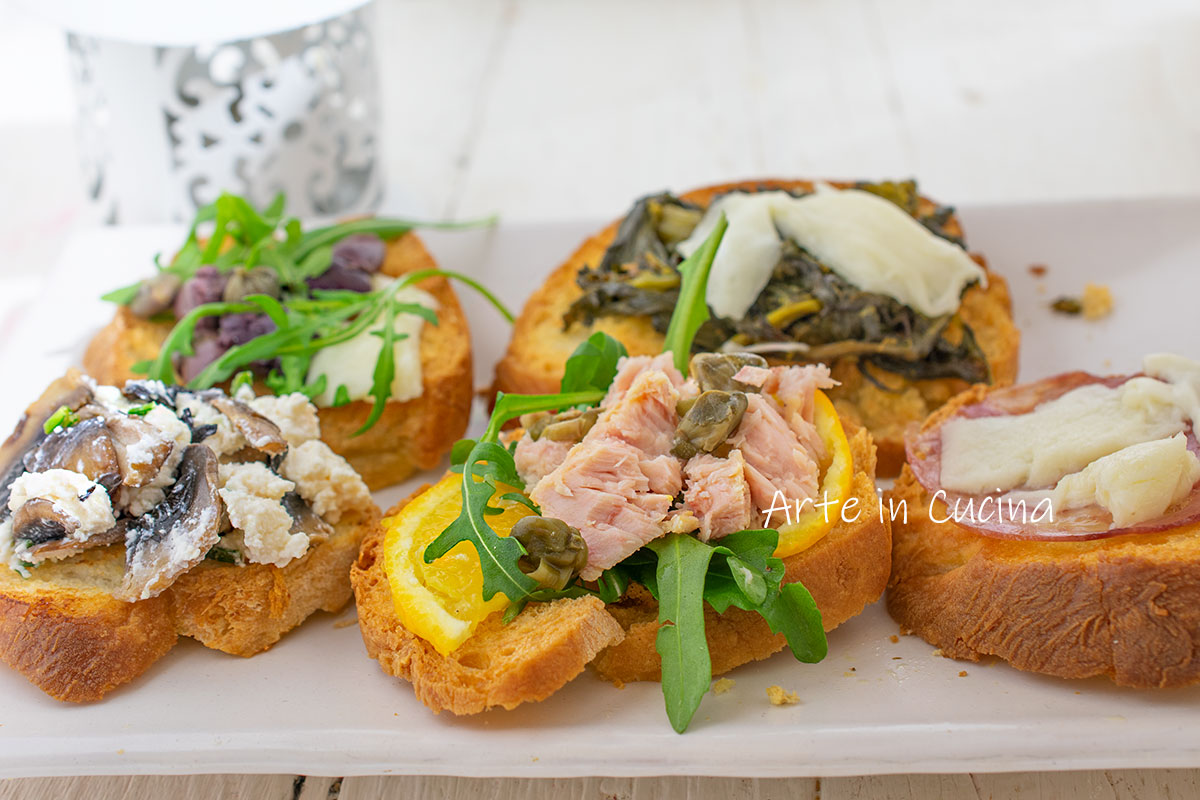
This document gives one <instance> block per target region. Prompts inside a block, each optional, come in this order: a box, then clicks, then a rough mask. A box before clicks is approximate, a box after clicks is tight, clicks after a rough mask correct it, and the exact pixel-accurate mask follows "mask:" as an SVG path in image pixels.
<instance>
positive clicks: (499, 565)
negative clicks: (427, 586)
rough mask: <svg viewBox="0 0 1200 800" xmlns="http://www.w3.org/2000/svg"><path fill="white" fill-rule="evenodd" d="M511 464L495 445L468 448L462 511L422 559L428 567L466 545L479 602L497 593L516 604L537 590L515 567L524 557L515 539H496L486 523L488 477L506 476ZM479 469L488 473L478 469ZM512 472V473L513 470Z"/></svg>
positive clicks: (491, 487) (491, 486) (492, 486)
mask: <svg viewBox="0 0 1200 800" xmlns="http://www.w3.org/2000/svg"><path fill="white" fill-rule="evenodd" d="M511 463H512V454H510V453H509V452H508V450H506V449H505V448H504V446H503V445H501V444H499V443H498V442H494V441H480V442H477V443H476V444H475V446H474V447H472V448H471V453H470V455H469V456H467V461H466V465H465V468H464V470H463V480H462V487H463V488H462V497H463V503H462V511H461V512H460V513H459V515H458V518H457V519H455V520H454V522H452V523H450V525H449V527H447V528H446V529H445V530H444V531H442V532H441V533H440V534H438V537H437V538H436V539H434V540H433V541H432V542H430V543H429V545H428V546H427V547H426V548H425V552H424V555H423V558H424V559H425V563H426V564H431V563H433V562H434V561H436V560H437V559H439V558H441V557H442V556H444V555H445V554H446V553H448V552H450V550H451V549H452V548H453V547H454V546H455V545H457V544H458V543H459V542H464V541H467V542H470V543H471V544H472V546H474V548H475V550H476V552H477V553H479V564H480V567H481V568H482V572H483V599H484V600H491V599H492V598H493V597H495V596H496V594H497V593H500V594H503V595H504V596H506V597H507V598H508V599H509V600H510V601H512V602H514V603H517V602H521V601H522V600H524V599H526V598H528V597H529V596H530V595H532V594H533V593H534V592H535V591H536V590H537V589H538V583H537V582H536V581H534V580H533V579H532V578H530V577H529V576H527V575H526V574H525V573H524V572H522V571H521V569H520V567H518V566H517V561H518V560H519V559H520V558H521V556H522V555H524V551H523V550H522V548H521V544H520V543H519V542H518V541H517V540H516V539H513V538H510V537H507V536H498V535H497V534H496V532H495V531H493V530H492V528H491V526H489V525H488V523H487V516H488V513H489V512H488V509H489V508H494V507H492V506H490V505H489V501H490V500H491V498H492V496H493V495H494V494H495V493H496V489H497V487H496V481H495V478H494V477H492V476H493V475H495V474H504V473H507V471H508V470H509V469H510V468H511V467H510V465H511ZM481 465H488V466H490V467H491V469H490V470H489V469H487V468H481ZM512 469H513V471H514V472H515V468H512ZM489 473H490V474H489ZM485 476H486V477H485ZM476 478H479V480H476Z"/></svg>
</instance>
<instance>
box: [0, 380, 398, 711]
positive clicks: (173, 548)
mask: <svg viewBox="0 0 1200 800" xmlns="http://www.w3.org/2000/svg"><path fill="white" fill-rule="evenodd" d="M96 392H97V389H96V387H95V385H94V384H91V383H89V381H88V380H87V379H85V378H84V377H83V376H81V375H80V374H79V373H75V372H72V373H70V374H68V375H67V376H65V377H63V378H60V379H59V380H58V381H55V382H54V383H53V384H52V385H51V386H50V387H49V388H48V389H47V390H46V392H45V393H44V394H43V396H42V397H41V398H40V399H39V400H38V401H36V402H35V403H33V404H32V405H31V406H30V407H29V409H28V411H27V412H26V414H25V415H24V417H23V418H22V420H21V422H20V423H19V425H18V426H17V429H16V431H15V432H14V433H13V435H12V436H10V437H9V439H8V440H7V441H6V442H5V443H4V445H3V448H0V517H8V518H7V519H0V527H4V528H6V529H9V530H11V533H9V536H10V537H12V536H19V537H32V539H34V540H40V543H39V544H38V545H36V546H37V547H39V548H45V547H46V546H47V545H55V546H56V547H57V548H58V549H57V551H53V552H46V551H45V550H40V551H39V550H35V549H34V548H32V547H27V546H26V543H27V542H28V541H30V539H29V538H22V546H21V549H20V550H19V551H17V552H16V553H13V552H12V545H11V542H12V539H11V538H10V539H9V540H7V544H8V547H7V548H6V547H5V546H4V544H5V543H0V551H5V552H4V555H6V556H7V557H8V558H7V559H6V561H14V562H15V564H16V566H17V567H20V568H21V570H23V571H24V572H25V573H26V574H24V575H22V574H21V571H19V570H18V569H14V568H10V566H9V563H4V564H0V660H3V661H4V662H5V663H7V664H8V665H9V666H11V667H12V668H13V669H15V670H17V671H18V672H20V673H21V674H23V675H24V676H25V677H26V678H28V679H29V680H30V681H31V682H33V683H34V684H35V685H37V686H38V687H39V688H41V689H42V690H43V691H45V692H46V693H47V694H49V695H51V696H52V697H55V698H57V699H59V700H65V701H71V702H86V701H93V700H98V699H100V698H101V697H103V696H104V695H105V694H107V693H108V692H110V691H112V690H113V689H115V688H117V687H119V686H122V685H124V684H126V683H129V682H131V681H133V680H135V679H136V678H138V676H140V675H141V674H142V673H144V672H145V671H146V670H147V669H149V668H150V666H151V665H152V664H153V663H154V662H155V661H157V660H158V659H159V658H161V657H162V656H163V655H165V654H166V653H167V652H168V651H169V650H170V649H171V648H172V647H173V646H174V645H175V643H176V641H177V640H178V638H179V637H180V636H188V637H192V638H194V639H196V640H197V641H199V642H200V643H201V644H204V645H205V646H206V647H210V648H213V649H216V650H221V651H223V652H226V653H230V654H233V655H237V656H252V655H254V654H256V653H259V652H262V651H263V650H266V649H267V648H269V647H270V646H271V645H273V644H274V643H275V642H277V641H278V640H279V639H280V637H281V636H283V635H284V634H285V633H287V632H288V631H289V630H291V629H292V628H294V627H295V626H297V625H299V624H300V623H301V622H303V621H304V620H305V619H306V618H307V617H309V616H310V615H311V614H313V613H315V612H316V611H330V612H335V611H338V610H340V609H341V608H343V607H344V606H345V604H346V603H347V602H348V601H349V599H350V583H349V580H348V574H349V568H350V564H351V563H352V561H353V560H354V558H355V556H356V555H357V553H358V549H359V545H360V543H361V542H362V540H363V538H364V537H365V536H366V535H367V534H368V533H370V532H371V531H373V530H376V529H377V528H378V525H379V512H378V509H377V508H376V507H375V505H374V503H373V502H371V500H370V497H369V495H368V494H367V491H366V487H365V486H364V485H362V483H361V482H359V484H358V487H359V488H358V489H357V490H346V491H345V492H344V493H343V497H342V498H341V499H339V500H338V501H336V502H337V503H338V507H337V510H336V513H335V512H334V511H332V510H331V509H330V507H329V506H330V503H332V502H334V501H333V500H332V499H331V498H330V496H328V495H320V494H317V493H316V492H315V491H310V490H309V489H310V488H311V487H306V486H297V488H296V490H292V491H289V492H288V493H287V494H285V495H284V497H283V498H282V499H280V500H279V501H278V503H277V505H278V509H279V510H277V511H274V512H273V513H275V514H276V515H277V516H278V515H279V514H284V516H283V517H280V519H284V520H285V521H286V522H287V523H288V524H289V525H290V526H291V527H290V528H288V530H287V534H288V535H294V534H295V533H297V532H299V531H303V532H304V537H305V541H304V542H301V544H302V545H304V546H303V547H302V548H301V550H302V551H301V552H299V554H298V555H297V556H296V557H292V558H290V559H288V560H287V561H286V563H245V562H246V561H247V558H248V556H247V555H246V553H248V552H249V547H248V546H247V548H246V550H245V551H244V552H242V553H241V555H236V554H235V555H234V556H231V555H230V553H232V552H233V551H231V550H221V552H220V553H219V555H220V556H221V558H214V557H212V553H213V552H214V547H216V548H217V549H220V548H219V545H220V544H221V543H226V542H229V541H235V540H236V537H237V536H238V535H242V536H245V534H242V533H241V532H240V531H238V530H236V529H231V528H230V525H231V523H230V521H229V520H230V516H231V515H230V513H229V509H228V504H227V503H226V502H225V501H224V500H223V499H222V497H223V494H222V493H223V492H224V491H225V489H224V488H222V487H223V482H224V481H225V478H226V475H224V474H223V473H224V472H227V467H229V466H230V465H234V466H238V467H241V466H244V465H254V466H255V467H256V468H261V469H262V470H263V471H269V470H270V465H271V464H279V465H280V466H278V467H277V468H278V469H280V470H281V471H285V472H286V470H285V469H284V467H283V466H282V464H283V463H285V462H286V458H288V457H289V456H288V454H287V451H289V450H298V449H299V448H298V447H296V446H294V445H290V444H289V443H288V442H287V441H286V439H287V438H288V436H292V437H293V442H296V441H299V439H297V438H295V437H296V435H295V432H294V431H291V430H288V429H287V427H286V426H284V428H283V429H281V428H280V427H279V426H277V425H275V424H274V423H273V422H272V421H271V420H270V419H268V418H266V417H265V416H264V415H262V414H259V413H257V412H256V411H254V409H252V408H250V406H249V405H248V404H246V403H243V402H241V401H238V400H232V401H230V399H229V398H226V397H225V396H224V395H220V394H217V395H215V396H219V397H220V398H223V399H222V401H221V402H219V403H218V405H221V406H223V407H225V408H226V409H227V410H229V411H230V412H231V416H237V415H238V413H244V414H245V415H246V418H245V419H242V420H240V421H239V422H240V424H241V426H242V429H243V430H245V431H246V432H247V433H250V434H251V435H250V436H245V435H243V434H242V433H240V432H238V433H237V436H234V435H232V433H231V432H233V431H235V430H236V429H237V427H238V424H239V422H233V421H230V417H229V416H227V417H225V421H222V423H221V425H222V426H223V427H224V430H223V431H222V435H227V438H225V439H223V440H222V441H221V442H219V443H220V444H224V445H226V446H228V447H229V448H234V447H237V448H238V449H237V450H234V451H232V452H228V453H223V454H221V455H220V456H219V455H218V454H217V453H216V452H215V451H214V450H213V449H212V448H210V447H209V446H208V445H205V444H204V443H203V439H202V440H201V442H200V443H190V439H191V438H194V437H197V436H199V435H200V434H204V435H205V438H208V437H211V436H215V435H216V432H215V431H208V432H207V433H206V434H205V430H204V426H203V425H199V424H197V425H196V429H197V430H199V431H200V433H199V434H198V433H197V430H190V431H189V430H188V429H187V427H186V426H185V427H184V430H185V431H187V439H188V442H187V443H184V442H182V441H180V442H179V443H178V445H179V446H178V450H179V452H178V453H177V454H174V455H172V456H171V459H172V460H176V461H177V463H176V465H175V466H174V467H173V468H172V477H173V481H172V482H171V483H170V484H169V485H166V486H161V487H153V486H150V485H149V482H147V483H146V484H145V485H143V486H141V487H132V491H134V492H136V491H143V490H146V489H150V490H151V491H156V492H158V494H155V495H154V496H153V497H154V498H155V499H157V498H159V497H161V499H159V500H158V502H157V503H155V504H153V505H150V507H149V508H147V509H146V510H145V511H144V513H141V514H138V515H131V514H130V513H129V511H128V509H129V508H140V506H138V505H137V504H136V502H135V501H136V500H140V499H144V498H141V497H132V496H129V495H122V494H121V492H123V491H127V490H131V487H129V486H128V484H124V483H120V480H121V478H122V477H123V476H127V475H135V476H136V475H138V474H140V473H139V472H138V469H137V467H136V465H134V466H133V467H131V466H130V463H129V462H130V460H132V461H135V462H139V463H141V462H144V461H145V460H146V459H149V460H150V461H149V463H151V464H153V463H155V460H156V459H159V455H158V454H157V453H155V452H154V449H153V447H149V446H147V447H142V448H141V449H140V450H139V449H137V448H136V447H134V448H133V449H132V450H131V451H130V452H128V453H126V454H125V456H124V457H123V458H122V459H118V458H116V453H118V452H121V449H122V447H129V446H130V445H131V442H130V441H128V440H126V441H124V442H123V443H122V438H121V437H122V435H125V436H128V435H129V434H128V431H122V430H121V426H122V425H125V424H126V423H128V424H129V426H130V427H136V426H137V424H138V423H139V422H140V421H141V419H142V418H140V417H138V416H135V415H132V414H128V413H116V412H112V411H111V409H109V410H108V413H105V414H103V415H101V414H100V413H98V412H97V408H100V407H102V406H103V401H101V400H99V399H98V398H97V397H96ZM109 394H110V395H111V392H110V393H109ZM213 397H214V396H210V397H209V399H212V398H213ZM160 399H164V400H165V399H166V398H165V397H164V398H160ZM225 401H230V402H231V403H233V404H235V405H230V404H229V403H227V402H225ZM156 407H157V406H156ZM64 408H65V409H67V410H68V411H69V412H70V413H71V414H74V415H76V416H78V417H83V416H84V415H88V414H92V416H89V417H87V418H86V419H83V420H81V421H79V422H76V423H75V424H74V425H72V426H70V427H67V428H62V429H56V432H55V433H52V434H47V433H46V432H45V429H44V428H45V426H46V425H47V420H48V419H50V417H51V416H52V415H53V414H55V413H56V412H57V413H60V414H61V412H59V411H58V410H59V409H64ZM143 408H144V406H136V407H134V408H133V410H135V411H142V409H143ZM147 416H149V415H147ZM313 416H314V419H315V414H313ZM106 419H108V420H118V421H119V422H118V425H116V426H114V427H116V428H117V431H116V432H115V433H114V432H113V431H112V430H111V428H110V429H109V433H110V434H111V435H107V436H106V435H105V434H101V433H99V428H100V427H101V426H100V424H99V423H102V422H104V421H105V420H106ZM93 420H94V421H95V422H93ZM85 423H88V424H86V425H85ZM146 424H149V423H146ZM75 428H81V433H78V434H76V435H74V436H73V437H68V436H65V435H63V434H67V433H69V432H70V431H71V430H74V429H75ZM92 429H95V430H92ZM252 429H253V430H252ZM256 434H257V438H256ZM238 437H241V438H238ZM180 438H181V440H182V439H183V436H181V437H180ZM47 442H50V444H47ZM114 443H115V444H114ZM243 444H244V446H243ZM315 445H319V446H321V447H324V445H321V443H320V442H315ZM301 446H302V445H301ZM107 447H112V449H113V451H114V452H112V453H109V452H108V450H107V449H106V448H107ZM257 448H263V450H257ZM271 450H274V451H276V452H275V455H274V456H271V455H268V453H269V452H270V451H271ZM84 455H89V456H91V460H90V461H87V462H86V463H85V459H84ZM235 458H239V459H248V460H247V461H244V462H237V461H232V460H231V459H235ZM262 459H265V460H262ZM338 461H340V459H338ZM157 463H158V464H159V465H160V466H163V467H166V466H169V462H168V461H167V459H161V460H158V461H157ZM341 463H342V464H344V462H341ZM335 466H336V465H335ZM30 467H32V468H34V469H38V470H42V471H41V472H36V473H31V472H29V468H30ZM114 469H115V470H116V473H117V484H116V485H115V486H114V485H113V481H112V479H111V478H108V477H106V476H107V475H108V473H110V472H112V471H113V470H114ZM55 470H57V473H67V474H69V475H77V476H80V477H79V478H78V479H77V480H81V481H85V482H86V481H92V479H93V478H95V479H96V480H95V481H94V482H93V487H94V488H93V490H92V492H91V494H90V495H89V499H90V498H91V497H97V498H99V497H100V496H101V495H104V496H105V497H106V498H111V499H105V501H104V502H106V503H110V504H115V506H116V507H117V508H118V509H125V510H124V511H121V510H118V513H116V514H113V515H112V516H113V517H114V518H116V519H117V521H116V524H114V525H112V526H111V527H110V528H109V529H107V530H103V531H100V532H99V533H97V534H94V535H93V534H88V535H82V534H86V532H87V530H89V529H88V528H87V526H86V525H81V524H80V518H81V517H82V516H83V512H79V513H72V509H71V508H69V507H61V508H58V509H56V508H54V506H55V503H53V502H51V503H39V502H38V499H39V498H31V499H25V498H24V497H14V491H15V492H18V493H19V492H24V493H26V494H28V493H29V492H35V493H36V492H39V491H40V492H41V493H42V494H46V490H45V488H44V487H39V486H36V485H34V486H33V488H32V489H29V490H28V491H27V488H26V484H29V483H30V480H29V477H28V476H30V475H48V474H50V475H51V478H52V479H56V480H59V481H63V480H65V479H64V478H63V477H62V476H59V475H57V473H54V471H55ZM76 470H78V471H76ZM344 472H345V474H348V473H349V469H348V467H346V468H345V470H344ZM52 473H54V474H52ZM272 474H273V473H272ZM293 477H296V476H295V475H293ZM343 478H344V475H343ZM137 480H138V479H137V478H136V477H135V478H133V482H137ZM277 480H279V481H283V479H282V478H281V477H278V476H277ZM104 481H107V483H108V485H107V486H106V485H105V483H104ZM298 481H299V478H298ZM52 482H53V481H52V480H51V481H47V483H52ZM291 483H293V482H289V481H283V484H291ZM283 484H281V485H282V486H283V488H286V485H283ZM68 485H72V486H73V484H68ZM313 486H316V487H318V488H319V489H320V490H321V491H326V492H327V491H329V490H330V489H331V487H333V483H330V484H329V485H328V486H326V485H323V484H322V485H319V486H318V484H313ZM14 487H15V488H14ZM301 490H303V491H304V492H305V493H307V494H308V495H309V498H305V497H302V496H301V493H300V491H301ZM22 501H24V502H22ZM264 502H265V501H264ZM14 504H17V509H16V510H12V509H11V506H12V505H14ZM31 504H34V505H35V508H34V509H32V510H31V511H29V512H26V511H25V510H26V509H27V508H28V507H29V506H30V505H31ZM318 509H319V510H321V511H323V512H324V514H323V515H319V514H318V513H317V510H318ZM260 510H261V509H260ZM271 510H272V509H267V511H268V512H270V511H271ZM110 513H111V512H110ZM256 513H258V512H256ZM85 522H86V520H85ZM28 526H40V527H28ZM93 527H95V526H93ZM277 533H280V532H279V531H277ZM293 538H294V536H293ZM25 554H29V555H28V557H29V558H31V559H37V560H38V561H39V563H37V564H36V566H34V565H33V564H32V563H28V564H22V563H21V559H22V558H23V557H26V556H25ZM206 556H207V557H206ZM222 559H224V560H222ZM280 561H281V562H282V559H280ZM236 562H243V563H236Z"/></svg>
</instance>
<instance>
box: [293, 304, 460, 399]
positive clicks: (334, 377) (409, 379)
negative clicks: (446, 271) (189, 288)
mask: <svg viewBox="0 0 1200 800" xmlns="http://www.w3.org/2000/svg"><path fill="white" fill-rule="evenodd" d="M395 297H396V299H397V300H399V301H400V302H402V303H415V304H417V305H422V306H424V307H426V308H428V309H431V310H433V311H436V310H437V307H438V304H437V299H436V298H434V296H433V295H431V294H429V292H426V291H423V290H421V289H417V288H415V287H412V286H408V287H405V288H403V289H400V290H398V291H397V292H396V294H395ZM424 327H425V320H424V319H423V318H422V317H419V316H417V315H416V314H397V315H396V321H395V327H394V330H395V331H396V333H397V334H398V335H402V336H403V338H400V340H399V341H397V342H396V343H395V345H394V347H393V351H394V353H395V373H394V377H393V378H392V385H391V390H392V395H391V399H392V400H393V401H395V402H398V403H400V402H404V401H405V400H411V399H413V398H414V397H420V396H421V392H422V391H423V384H422V379H421V331H422V330H423V329H424ZM381 330H383V324H382V322H381V323H380V324H379V325H377V326H375V327H374V328H372V329H369V330H365V331H363V332H362V333H360V334H359V335H358V336H355V337H354V338H353V339H350V340H348V341H345V342H341V343H339V344H335V345H331V346H329V347H326V348H323V349H321V350H318V351H317V352H316V354H314V355H313V357H312V361H311V362H309V367H308V380H309V382H312V381H315V380H317V379H318V378H319V377H320V376H322V375H324V376H325V391H323V392H322V393H321V394H320V395H318V396H317V397H316V398H315V399H316V403H317V405H319V406H325V407H328V406H331V405H333V402H334V399H335V398H336V396H337V389H338V387H339V386H345V387H346V394H347V397H348V398H349V399H350V400H362V399H363V398H366V397H368V396H370V394H371V383H372V381H373V378H374V372H375V362H376V361H377V360H378V358H379V352H380V350H381V349H382V348H383V340H382V339H381V338H380V337H379V336H378V335H376V334H377V332H378V331H381Z"/></svg>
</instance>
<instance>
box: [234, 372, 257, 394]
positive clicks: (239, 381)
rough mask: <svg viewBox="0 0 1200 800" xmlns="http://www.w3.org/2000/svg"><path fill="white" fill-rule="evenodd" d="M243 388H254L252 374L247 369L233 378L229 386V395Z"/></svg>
mask: <svg viewBox="0 0 1200 800" xmlns="http://www.w3.org/2000/svg"><path fill="white" fill-rule="evenodd" d="M243 386H249V387H250V388H254V373H253V372H251V371H250V370H248V369H244V370H242V371H241V372H239V373H238V374H236V375H234V376H233V380H232V381H231V382H230V384H229V394H230V395H231V396H232V395H235V394H237V393H238V390H239V389H241V388H242V387H243Z"/></svg>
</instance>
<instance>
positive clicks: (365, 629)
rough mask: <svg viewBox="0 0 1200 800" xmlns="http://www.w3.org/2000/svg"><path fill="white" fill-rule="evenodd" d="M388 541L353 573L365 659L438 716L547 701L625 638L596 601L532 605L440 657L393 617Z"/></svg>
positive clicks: (489, 623) (366, 550)
mask: <svg viewBox="0 0 1200 800" xmlns="http://www.w3.org/2000/svg"><path fill="white" fill-rule="evenodd" d="M421 491H424V488H422V489H420V490H418V492H417V493H418V494H419V493H420V492H421ZM414 496H415V495H414ZM406 502H407V501H406ZM403 505H404V504H403V503H401V504H400V505H398V506H396V507H395V508H393V509H392V510H391V511H389V512H388V513H389V515H390V514H394V513H396V512H398V511H399V510H400V508H402V507H403ZM383 540H384V532H383V530H382V528H381V529H380V530H377V531H376V532H374V533H373V534H371V535H370V536H368V537H367V539H366V541H365V542H364V543H363V547H362V552H361V554H360V555H359V557H358V560H357V561H356V562H355V563H354V565H353V567H352V568H351V570H350V582H351V583H352V584H353V586H354V596H355V601H356V603H357V604H358V627H359V630H361V631H362V637H363V642H364V644H366V647H367V655H369V656H370V657H371V658H374V659H376V660H377V661H379V664H380V666H381V667H382V668H383V671H384V672H386V673H387V674H389V675H394V676H396V677H398V678H404V679H405V680H407V681H408V682H409V683H411V684H412V687H413V691H414V692H415V693H416V695H417V698H418V699H419V700H420V701H421V702H423V703H424V704H425V705H427V706H429V707H430V708H432V709H433V710H434V711H435V712H439V711H443V710H445V711H450V712H452V713H454V714H477V713H479V712H481V711H485V710H487V709H489V708H495V707H501V708H509V709H511V708H515V707H516V706H518V705H520V704H521V703H528V702H536V701H539V700H544V699H545V698H547V697H549V696H550V695H552V694H554V692H556V691H558V690H559V689H561V688H562V687H563V686H564V685H566V683H567V682H568V681H570V680H572V679H574V678H575V677H576V676H577V675H579V673H580V672H582V671H583V669H584V667H585V666H586V665H587V663H588V662H589V661H591V660H592V658H593V657H594V656H595V655H596V653H598V652H600V650H601V649H602V648H604V647H606V646H608V645H610V644H613V643H615V642H618V641H620V639H621V636H622V635H623V634H622V632H621V628H620V626H619V625H617V623H616V622H615V621H614V620H613V618H612V617H611V616H609V614H608V613H607V612H606V611H605V610H604V604H603V603H602V602H600V600H599V599H597V598H595V597H581V598H577V599H572V600H556V601H554V602H552V603H534V604H531V605H529V606H528V607H526V609H525V610H524V611H522V612H521V614H519V615H518V616H517V618H516V619H515V620H513V621H512V622H510V623H509V624H507V625H504V624H502V623H501V622H500V619H499V617H498V616H492V617H490V618H489V619H487V620H485V621H484V622H483V623H482V624H481V625H480V626H479V628H478V630H477V631H476V632H475V634H474V635H473V636H472V637H471V638H470V639H468V640H467V641H466V642H464V643H463V644H462V646H460V647H459V648H458V649H457V650H455V651H454V652H453V653H452V654H451V655H449V656H443V655H441V654H440V653H438V652H437V650H435V649H434V648H433V645H431V644H429V643H428V642H426V641H425V640H424V639H422V638H420V637H419V636H416V635H415V634H413V633H410V632H409V631H408V630H407V629H406V628H405V627H404V626H403V625H402V624H401V623H400V620H399V618H398V617H397V616H396V611H395V605H394V601H393V599H392V590H391V588H390V587H389V585H388V580H387V576H386V575H385V574H384V569H383V557H382V553H381V549H382V547H383Z"/></svg>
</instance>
